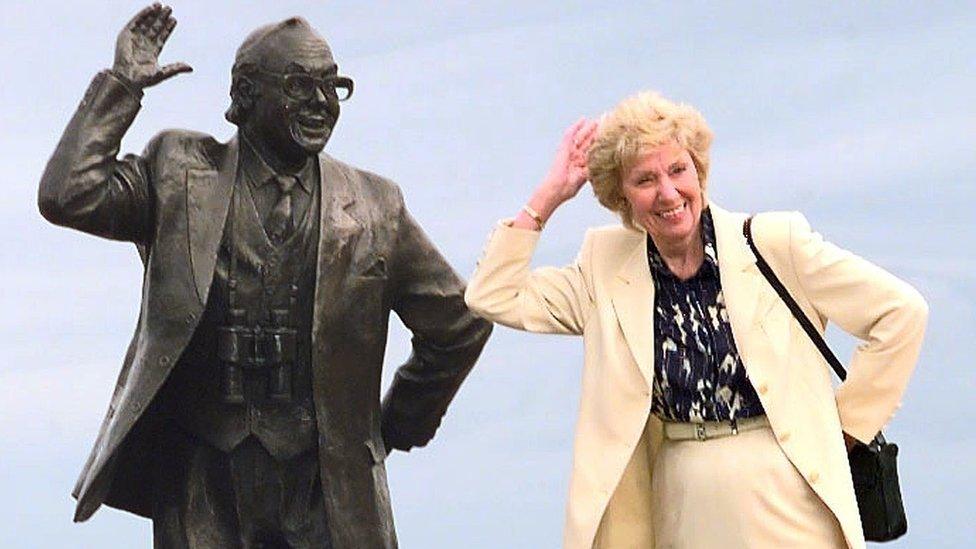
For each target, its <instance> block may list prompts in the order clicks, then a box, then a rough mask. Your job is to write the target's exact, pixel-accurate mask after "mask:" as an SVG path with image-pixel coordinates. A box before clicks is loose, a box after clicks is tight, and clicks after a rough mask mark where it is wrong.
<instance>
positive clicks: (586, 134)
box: [542, 118, 597, 203]
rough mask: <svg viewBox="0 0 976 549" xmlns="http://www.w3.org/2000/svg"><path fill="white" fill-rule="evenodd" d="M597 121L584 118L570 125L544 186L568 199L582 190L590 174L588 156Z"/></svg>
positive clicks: (563, 200) (561, 197)
mask: <svg viewBox="0 0 976 549" xmlns="http://www.w3.org/2000/svg"><path fill="white" fill-rule="evenodd" d="M596 129H597V123H596V122H595V121H593V120H588V119H586V118H580V119H579V120H577V121H576V123H575V124H573V125H572V126H570V127H569V128H566V131H565V132H563V139H562V141H561V142H560V143H559V148H558V149H557V150H556V157H555V158H554V159H553V161H552V167H550V168H549V174H548V175H546V178H545V179H544V180H543V183H542V184H543V186H545V187H548V188H549V189H550V190H552V191H553V192H554V193H555V194H556V196H558V197H559V198H560V199H561V200H560V203H562V202H565V201H567V200H569V199H571V198H573V197H574V196H576V193H578V192H579V190H580V188H581V187H582V186H583V184H584V183H586V179H587V177H588V173H587V168H586V155H587V154H588V153H589V151H590V145H591V144H593V137H594V136H595V135H596Z"/></svg>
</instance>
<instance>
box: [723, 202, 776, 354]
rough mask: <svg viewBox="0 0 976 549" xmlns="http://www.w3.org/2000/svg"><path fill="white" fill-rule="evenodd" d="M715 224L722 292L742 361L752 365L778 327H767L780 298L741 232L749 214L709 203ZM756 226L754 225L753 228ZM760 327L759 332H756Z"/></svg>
mask: <svg viewBox="0 0 976 549" xmlns="http://www.w3.org/2000/svg"><path fill="white" fill-rule="evenodd" d="M709 209H710V210H711V212H712V220H713V221H714V223H715V245H716V248H717V252H718V264H719V272H720V273H721V274H720V278H721V281H722V294H723V295H724V296H725V307H726V310H727V311H728V314H729V322H730V324H731V325H732V335H733V337H734V338H735V343H736V347H737V348H738V350H739V353H740V355H741V356H742V359H743V360H742V361H743V363H744V364H745V365H746V370H747V371H748V370H749V367H750V364H753V363H754V362H755V361H754V360H752V359H756V358H758V356H759V354H761V349H763V348H764V347H765V346H764V345H762V343H763V342H766V341H769V339H770V336H771V335H774V334H775V333H776V331H777V330H778V328H779V327H777V326H766V325H765V324H766V322H765V319H766V316H767V313H769V310H770V309H771V308H772V306H773V305H775V303H776V300H777V299H779V297H778V296H777V295H776V292H775V291H773V289H772V287H770V286H769V283H768V282H767V281H766V279H765V277H763V275H762V273H761V272H760V271H759V268H758V267H757V266H756V256H755V254H753V253H752V250H751V249H750V248H749V244H748V242H746V239H745V236H744V235H743V233H742V224H743V222H744V221H745V220H746V216H745V215H742V214H733V213H730V212H728V211H725V210H723V209H721V208H719V207H717V206H715V205H710V206H709ZM754 229H755V228H754ZM756 330H759V333H756Z"/></svg>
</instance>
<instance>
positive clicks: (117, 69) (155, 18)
mask: <svg viewBox="0 0 976 549" xmlns="http://www.w3.org/2000/svg"><path fill="white" fill-rule="evenodd" d="M172 12H173V10H172V8H170V7H169V6H162V5H160V4H158V3H156V4H153V5H151V6H147V7H145V8H143V9H142V11H140V12H139V13H137V14H136V16H135V17H133V18H132V20H131V21H129V23H128V24H127V25H126V26H125V28H124V29H122V32H120V33H119V38H118V40H116V41H115V64H114V65H113V66H112V71H113V72H114V73H115V74H116V75H118V76H120V77H121V78H123V79H125V80H127V81H128V82H129V83H130V84H131V85H133V86H134V87H136V88H138V89H140V90H141V89H143V88H148V87H149V86H155V85H156V84H159V83H160V82H162V81H163V80H166V79H167V78H171V77H173V76H176V75H177V74H180V73H181V72H190V71H192V70H193V69H192V68H191V67H190V66H189V65H187V64H186V63H171V64H169V65H166V66H164V67H160V66H159V52H160V50H162V49H163V44H165V43H166V39H167V38H169V35H170V33H172V32H173V29H174V28H175V27H176V19H174V18H173V17H172V15H171V13H172Z"/></svg>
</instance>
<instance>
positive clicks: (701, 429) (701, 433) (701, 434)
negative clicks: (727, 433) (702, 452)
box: [695, 423, 708, 441]
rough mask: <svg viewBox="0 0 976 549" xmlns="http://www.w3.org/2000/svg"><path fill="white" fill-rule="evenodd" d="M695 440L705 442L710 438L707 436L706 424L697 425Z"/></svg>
mask: <svg viewBox="0 0 976 549" xmlns="http://www.w3.org/2000/svg"><path fill="white" fill-rule="evenodd" d="M695 438H696V439H698V440H699V441H704V440H706V439H707V438H708V436H707V435H706V434H705V424H704V423H696V424H695Z"/></svg>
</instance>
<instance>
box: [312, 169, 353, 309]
mask: <svg viewBox="0 0 976 549" xmlns="http://www.w3.org/2000/svg"><path fill="white" fill-rule="evenodd" d="M319 173H320V174H321V175H320V177H319V191H320V192H319V196H320V197H322V201H321V206H320V208H319V217H320V220H319V247H318V267H317V272H316V280H317V283H316V286H315V288H316V289H315V293H316V296H315V303H316V306H318V304H320V303H332V302H333V301H334V299H333V298H332V296H335V295H336V293H337V292H338V291H339V290H340V289H341V286H342V283H343V281H344V280H345V275H346V274H348V272H349V260H350V256H351V253H350V251H351V250H352V248H353V244H354V243H355V241H356V240H357V239H358V237H359V234H360V233H361V232H362V230H363V226H362V224H361V223H360V222H359V221H358V220H357V219H356V218H355V217H353V216H352V215H351V210H352V209H353V208H352V207H353V205H354V204H355V197H354V195H353V192H352V188H353V185H352V181H351V180H350V178H351V177H352V175H351V174H349V173H348V172H347V171H346V170H345V169H343V167H342V166H341V165H340V164H339V163H338V162H337V161H336V160H335V159H333V158H331V157H329V156H328V155H326V154H321V155H319ZM320 317H321V315H319V314H316V315H315V318H316V321H317V319H318V318H320Z"/></svg>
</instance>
